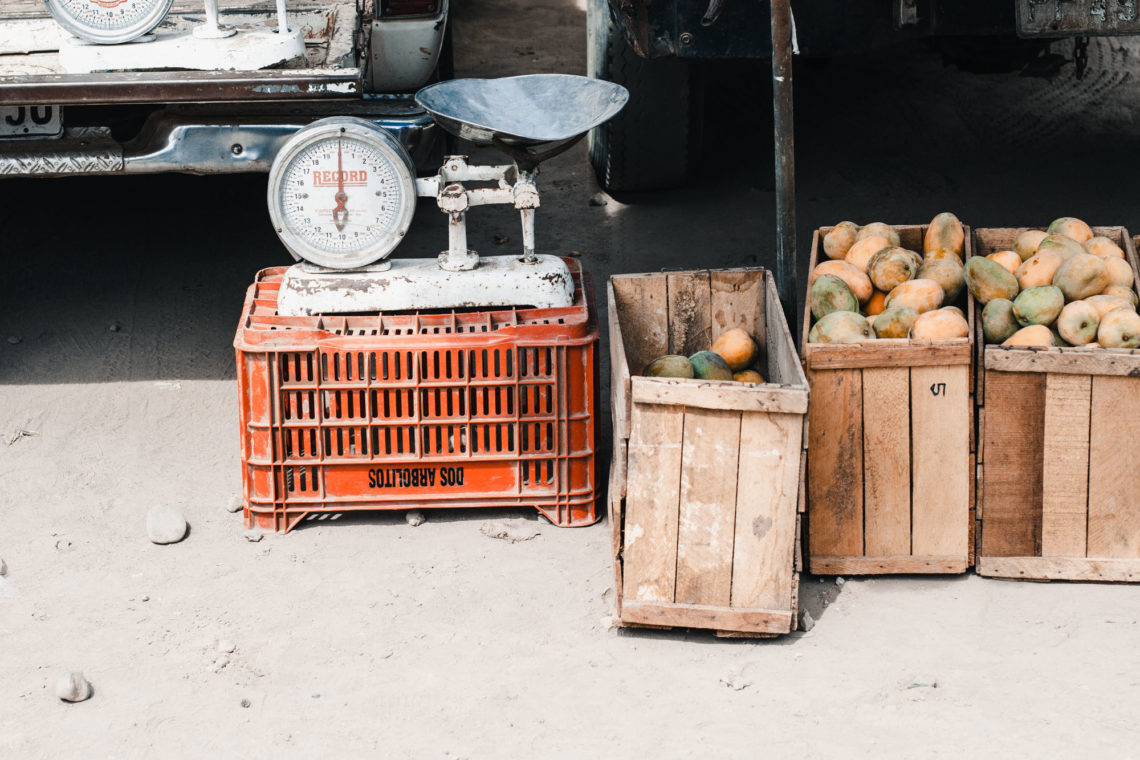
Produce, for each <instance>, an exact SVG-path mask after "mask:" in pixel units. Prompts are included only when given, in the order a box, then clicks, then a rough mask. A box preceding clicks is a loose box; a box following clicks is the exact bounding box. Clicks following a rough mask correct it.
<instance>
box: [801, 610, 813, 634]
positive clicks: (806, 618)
mask: <svg viewBox="0 0 1140 760" xmlns="http://www.w3.org/2000/svg"><path fill="white" fill-rule="evenodd" d="M812 628H815V618H813V617H812V616H811V613H810V612H808V611H807V610H800V630H801V631H803V632H804V633H807V632H808V631H810V630H811V629H812Z"/></svg>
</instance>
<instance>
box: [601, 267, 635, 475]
mask: <svg viewBox="0 0 1140 760" xmlns="http://www.w3.org/2000/svg"><path fill="white" fill-rule="evenodd" d="M606 314H607V316H608V321H609V347H610V416H611V417H612V418H613V423H614V441H624V440H625V439H627V438H629V403H630V401H629V383H630V371H629V363H628V361H627V359H626V354H625V342H624V338H623V337H622V331H621V320H620V319H619V318H618V309H617V296H616V295H615V294H614V285H613V281H612V280H611V281H610V282H609V283H607V284H606ZM623 487H624V486H623Z"/></svg>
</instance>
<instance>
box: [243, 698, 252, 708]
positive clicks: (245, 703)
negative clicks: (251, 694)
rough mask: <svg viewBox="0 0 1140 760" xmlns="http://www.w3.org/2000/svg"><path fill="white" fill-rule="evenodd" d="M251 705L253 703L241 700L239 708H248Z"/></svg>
mask: <svg viewBox="0 0 1140 760" xmlns="http://www.w3.org/2000/svg"><path fill="white" fill-rule="evenodd" d="M251 704H253V703H252V702H250V701H249V700H248V699H243V700H242V701H241V706H242V707H249V706H250V705H251Z"/></svg>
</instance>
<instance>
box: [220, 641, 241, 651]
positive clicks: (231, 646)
mask: <svg viewBox="0 0 1140 760" xmlns="http://www.w3.org/2000/svg"><path fill="white" fill-rule="evenodd" d="M235 649H237V644H235V643H233V642H232V641H230V640H229V639H222V640H221V641H219V642H218V651H219V652H221V653H222V654H233V652H234V650H235Z"/></svg>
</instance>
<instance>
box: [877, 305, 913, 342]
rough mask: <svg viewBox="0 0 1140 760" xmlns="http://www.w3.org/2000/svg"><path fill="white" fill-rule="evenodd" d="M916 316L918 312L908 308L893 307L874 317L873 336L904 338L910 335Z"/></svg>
mask: <svg viewBox="0 0 1140 760" xmlns="http://www.w3.org/2000/svg"><path fill="white" fill-rule="evenodd" d="M918 316H919V315H918V312H917V311H915V310H914V309H912V308H910V307H909V306H893V307H891V308H889V309H887V310H886V311H884V312H883V313H882V314H880V315H878V316H877V317H875V336H876V337H879V338H905V337H907V336H909V335H910V329H911V328H912V327H913V326H914V321H915V320H916V319H918Z"/></svg>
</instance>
